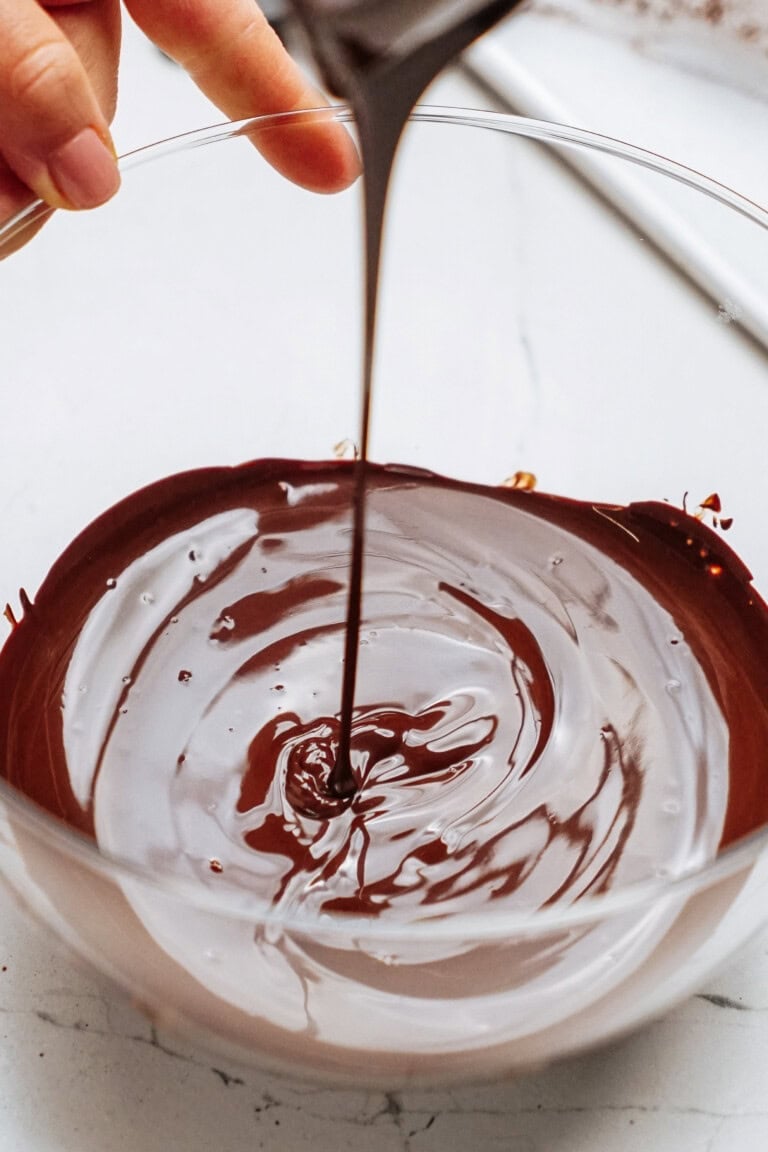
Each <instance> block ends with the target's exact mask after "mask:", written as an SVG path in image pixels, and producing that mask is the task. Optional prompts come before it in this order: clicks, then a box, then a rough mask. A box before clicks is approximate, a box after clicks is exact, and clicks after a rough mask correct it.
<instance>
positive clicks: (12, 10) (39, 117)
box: [0, 0, 120, 208]
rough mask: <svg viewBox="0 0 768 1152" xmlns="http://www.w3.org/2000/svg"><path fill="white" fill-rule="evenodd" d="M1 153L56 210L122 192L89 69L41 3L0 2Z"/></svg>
mask: <svg viewBox="0 0 768 1152" xmlns="http://www.w3.org/2000/svg"><path fill="white" fill-rule="evenodd" d="M0 110H1V113H0V155H2V157H3V158H4V159H5V161H6V162H7V164H8V166H9V168H10V169H11V170H12V171H13V172H14V173H15V174H16V176H18V178H19V179H20V180H21V181H22V182H23V183H24V184H26V185H27V186H28V187H29V188H31V189H32V190H33V191H34V192H35V193H36V194H37V195H38V196H39V197H40V198H41V199H43V200H46V201H47V202H48V203H49V204H51V205H52V206H53V207H56V208H92V207H95V206H96V205H98V204H101V203H103V202H104V201H105V200H108V199H109V198H110V197H111V196H112V195H113V194H114V193H115V192H116V191H117V189H118V187H119V184H120V177H119V174H118V171H117V164H116V162H115V154H114V150H113V148H112V142H111V137H110V135H109V128H108V126H107V123H106V120H105V118H104V115H103V113H102V111H101V108H100V107H99V103H98V101H97V99H96V96H95V94H94V92H93V90H92V88H91V85H90V82H89V80H88V77H87V74H86V72H85V69H84V66H83V64H82V62H81V60H80V57H79V56H78V54H77V52H76V51H75V49H74V47H73V46H72V44H71V43H70V42H69V40H68V39H67V38H66V36H65V35H64V33H63V32H62V31H61V29H60V28H59V26H58V25H57V24H56V22H55V21H54V20H53V19H52V18H51V17H50V16H49V15H48V14H47V13H46V12H45V11H44V10H43V9H42V8H41V7H40V6H39V5H38V4H37V2H36V0H0Z"/></svg>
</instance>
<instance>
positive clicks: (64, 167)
mask: <svg viewBox="0 0 768 1152" xmlns="http://www.w3.org/2000/svg"><path fill="white" fill-rule="evenodd" d="M47 173H48V179H47V181H46V183H47V184H50V185H51V187H49V188H47V191H48V196H45V197H44V199H46V200H48V202H49V203H52V200H51V199H49V197H50V196H53V197H55V198H57V199H58V200H59V201H60V203H59V204H57V205H56V207H64V208H75V209H85V208H98V207H99V206H100V205H102V204H105V203H106V202H107V201H108V200H111V199H112V197H113V196H114V195H115V193H116V192H117V190H118V188H119V187H120V172H119V170H118V167H117V162H116V159H115V152H114V147H113V146H112V145H111V141H110V142H109V143H107V142H106V141H105V139H104V138H103V135H102V134H101V133H99V132H97V131H96V129H95V128H90V127H89V128H83V129H82V130H81V131H80V132H78V133H76V135H75V136H73V137H72V139H71V140H68V141H67V143H66V144H63V145H62V146H61V147H60V148H57V149H56V150H55V151H54V152H52V153H51V154H50V155H49V156H48V162H47Z"/></svg>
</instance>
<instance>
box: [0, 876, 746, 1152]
mask: <svg viewBox="0 0 768 1152" xmlns="http://www.w3.org/2000/svg"><path fill="white" fill-rule="evenodd" d="M0 918H1V922H2V931H1V932H0V968H1V969H2V971H0V1152H19V1150H20V1149H24V1152H167V1150H168V1149H176V1148H178V1149H184V1152H210V1150H211V1149H217V1150H220V1152H253V1150H254V1149H264V1150H265V1152H301V1150H302V1149H312V1150H313V1152H343V1150H344V1149H350V1152H351V1150H357V1149H364V1150H365V1152H454V1150H456V1152H459V1150H463V1149H466V1148H467V1147H468V1146H469V1147H473V1148H475V1149H477V1152H495V1150H498V1152H502V1150H503V1152H736V1150H738V1152H762V1150H763V1149H764V1148H765V1147H766V1145H767V1144H768V1104H767V1103H766V1101H767V1100H768V935H765V934H764V935H762V936H761V937H759V938H758V939H757V940H756V941H755V942H754V943H753V945H752V946H751V947H750V948H749V949H748V950H747V951H746V952H745V953H744V954H743V955H742V956H741V958H740V959H739V960H738V961H737V962H736V963H735V964H734V965H733V966H732V967H731V968H730V969H729V970H728V971H727V972H725V973H723V974H722V976H721V977H720V978H719V979H717V980H716V981H715V982H714V983H713V984H712V985H711V987H709V988H707V989H704V990H703V991H702V993H701V995H699V996H697V997H696V998H694V999H692V1000H690V1001H689V1002H688V1003H686V1004H684V1005H683V1006H682V1007H681V1008H679V1009H677V1011H675V1012H673V1013H671V1014H670V1015H669V1016H668V1017H667V1018H666V1019H664V1020H661V1021H659V1022H658V1023H655V1024H652V1025H650V1026H649V1027H647V1028H646V1029H645V1030H644V1031H643V1032H641V1033H640V1034H638V1035H636V1036H634V1037H632V1038H630V1039H628V1040H625V1041H624V1042H622V1043H621V1044H617V1045H613V1046H612V1047H610V1048H608V1049H605V1050H603V1051H601V1052H597V1053H594V1054H591V1055H587V1056H584V1057H581V1058H580V1059H578V1060H570V1061H568V1062H565V1063H563V1064H560V1065H557V1066H554V1067H552V1068H550V1069H548V1070H545V1071H542V1072H540V1073H537V1074H534V1075H529V1076H526V1077H522V1078H519V1079H516V1080H510V1081H509V1082H507V1083H501V1084H496V1085H493V1086H488V1087H467V1088H461V1089H453V1090H450V1091H429V1092H403V1093H397V1094H383V1093H377V1092H354V1091H344V1092H339V1091H328V1090H325V1089H321V1088H317V1087H314V1086H308V1085H298V1084H289V1083H287V1082H283V1081H279V1080H276V1079H274V1078H272V1077H268V1076H265V1075H263V1074H260V1073H259V1072H257V1071H254V1070H248V1069H242V1068H237V1067H234V1066H233V1065H231V1064H229V1063H227V1062H222V1061H221V1060H218V1059H216V1058H215V1057H211V1056H210V1055H207V1054H206V1053H204V1052H201V1051H199V1050H195V1049H190V1048H189V1047H186V1046H185V1045H184V1044H181V1043H179V1042H178V1041H177V1040H175V1039H174V1038H173V1037H169V1036H165V1035H162V1034H161V1035H158V1034H157V1033H155V1032H154V1031H153V1029H152V1028H151V1026H150V1024H149V1023H148V1022H147V1020H146V1019H145V1018H144V1017H143V1016H141V1015H140V1014H139V1013H138V1012H136V1011H135V1010H134V1009H132V1008H131V1007H129V1006H128V1005H126V1004H125V1003H124V1002H123V1001H122V1000H120V999H119V998H117V997H116V996H115V995H114V993H113V992H112V991H111V990H110V989H109V988H108V987H107V986H106V985H105V984H104V983H103V982H101V981H100V980H98V979H96V978H94V977H93V976H92V975H90V974H86V973H84V972H82V971H81V970H80V969H79V968H77V967H74V966H73V965H72V964H70V963H69V962H67V960H65V959H63V958H61V957H60V956H59V955H58V954H57V953H55V952H54V950H53V949H52V946H51V943H50V940H49V938H48V937H47V936H43V935H42V934H40V933H39V932H38V931H37V930H36V929H33V928H31V927H30V926H29V924H28V923H27V922H26V921H25V920H22V919H21V918H20V917H19V915H18V913H17V912H16V911H15V909H13V908H12V907H11V905H10V904H9V902H8V900H7V898H5V897H3V898H2V900H1V901H0Z"/></svg>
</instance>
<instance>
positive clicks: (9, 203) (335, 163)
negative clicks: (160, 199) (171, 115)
mask: <svg viewBox="0 0 768 1152" xmlns="http://www.w3.org/2000/svg"><path fill="white" fill-rule="evenodd" d="M125 5H126V8H127V9H128V11H129V12H130V13H131V15H132V16H133V18H134V20H135V21H136V23H137V24H138V25H139V26H140V27H141V28H142V29H143V30H144V32H145V33H146V34H147V35H148V36H149V37H150V39H152V40H153V41H154V42H155V44H157V46H158V47H159V48H161V49H162V50H163V51H164V52H166V53H167V54H168V55H169V56H171V57H173V58H174V59H175V60H177V61H178V62H179V63H180V64H181V65H182V66H183V67H184V68H185V69H186V70H187V71H188V72H189V73H190V75H191V76H192V77H193V79H194V80H195V81H196V82H197V84H198V85H199V87H200V88H201V89H202V90H203V92H205V93H206V95H207V96H209V97H210V98H211V99H212V100H213V101H214V102H215V103H216V104H217V105H218V107H219V108H221V110H222V111H223V112H224V113H225V114H226V115H227V116H229V117H231V118H233V119H238V118H241V117H247V116H256V115H262V114H266V113H272V112H286V111H293V110H296V109H299V108H306V107H316V106H317V105H319V104H322V103H324V101H323V98H322V97H321V96H320V95H319V94H318V92H317V91H316V90H315V89H314V88H313V87H312V86H311V85H310V84H309V83H308V82H307V81H306V79H305V78H304V77H303V75H302V73H301V71H300V70H299V68H298V67H297V65H296V64H295V63H294V62H293V61H292V60H291V58H290V57H289V56H288V54H287V53H286V51H285V49H284V47H283V45H282V44H281V42H280V40H279V38H278V37H277V35H276V34H275V32H274V31H273V30H272V28H271V27H270V26H269V24H268V23H267V21H266V19H265V17H264V16H263V15H262V14H261V12H260V10H259V9H258V8H257V7H256V6H255V3H254V2H253V0H125ZM119 58H120V0H80V2H79V3H78V2H75V3H73V2H72V0H40V2H38V0H0V221H2V220H4V219H6V218H8V217H9V216H11V215H13V214H14V213H15V212H16V211H18V210H19V209H20V208H22V207H24V205H25V204H27V203H29V202H30V201H31V200H32V199H33V198H34V196H38V197H40V198H41V199H43V200H45V201H47V203H49V204H51V205H52V206H53V207H56V208H93V207H96V206H97V205H99V204H102V203H104V202H105V201H106V200H108V199H109V198H110V197H111V196H112V195H114V193H115V192H116V191H117V189H118V187H119V183H120V178H119V174H118V171H117V165H116V162H115V154H114V148H113V145H112V140H111V136H110V133H109V123H110V122H111V119H112V116H113V115H114V110H115V103H116V97H117V74H118V65H119ZM260 147H261V150H262V151H263V153H264V154H265V156H266V157H267V159H268V160H269V161H270V163H272V164H273V165H274V166H275V167H276V168H277V169H278V170H279V171H281V172H282V173H283V174H284V175H285V176H287V177H288V178H289V179H291V180H293V181H295V182H296V183H298V184H301V185H303V186H304V187H307V188H311V189H313V190H315V191H320V192H334V191H338V190H340V189H342V188H344V187H346V186H347V185H348V184H350V183H351V182H352V181H353V180H354V179H355V177H356V176H357V175H358V172H359V161H358V157H357V153H356V151H355V148H354V145H353V144H352V141H351V139H350V137H349V136H348V134H347V133H346V131H345V130H344V128H343V127H342V126H341V125H339V124H334V123H332V122H330V121H329V122H328V123H327V124H323V125H320V126H317V125H313V126H307V127H306V128H304V129H301V130H292V131H286V132H275V133H270V134H269V140H268V141H266V142H264V143H263V144H261V145H260Z"/></svg>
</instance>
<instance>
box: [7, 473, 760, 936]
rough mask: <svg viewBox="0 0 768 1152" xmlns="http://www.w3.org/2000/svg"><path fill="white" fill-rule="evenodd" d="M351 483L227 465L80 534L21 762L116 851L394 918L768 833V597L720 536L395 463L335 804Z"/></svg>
mask: <svg viewBox="0 0 768 1152" xmlns="http://www.w3.org/2000/svg"><path fill="white" fill-rule="evenodd" d="M354 485H355V470H354V465H350V464H348V463H344V462H334V463H324V464H308V463H297V462H291V461H261V462H257V463H253V464H249V465H245V466H243V467H241V468H236V469H207V470H202V471H198V472H192V473H186V474H183V475H180V476H176V477H172V478H170V479H167V480H164V481H161V482H159V483H158V484H155V485H153V486H151V487H149V488H147V489H144V490H143V491H141V492H138V493H136V494H134V495H133V496H131V497H129V498H128V499H127V500H125V501H123V502H122V503H121V504H119V505H118V506H116V507H115V508H113V509H111V510H110V511H109V512H107V513H106V514H105V515H104V516H102V517H101V518H100V519H99V520H97V521H96V522H95V523H94V524H92V525H91V526H90V527H89V528H87V529H86V530H85V532H84V533H83V534H82V535H81V536H80V537H79V538H78V539H77V540H76V541H75V542H74V543H73V544H72V545H71V546H70V548H69V549H68V550H67V552H66V553H65V554H64V555H63V556H62V557H61V559H60V560H59V561H58V562H57V563H56V565H55V566H54V568H53V570H52V571H51V573H50V574H49V576H48V578H47V579H46V581H45V583H44V584H43V586H42V588H41V589H40V592H39V594H38V596H37V598H36V601H35V603H34V605H32V606H28V607H27V609H26V611H25V614H24V617H23V619H22V620H21V621H20V623H19V624H18V625H17V626H16V627H15V628H14V630H13V632H12V634H11V636H10V637H9V639H8V641H7V643H6V644H5V646H4V648H3V650H2V655H1V656H0V772H1V773H2V775H3V776H4V777H5V778H6V779H7V780H8V781H9V782H10V783H11V784H13V785H14V786H15V787H17V788H18V789H20V790H21V791H22V792H24V793H25V794H26V795H27V796H29V797H30V798H31V799H32V800H34V801H35V802H36V803H38V804H39V805H41V806H42V807H43V808H45V809H47V810H48V811H49V812H51V813H52V814H53V815H55V816H57V817H60V818H61V819H63V820H64V821H66V822H67V823H68V824H69V825H71V826H73V827H75V828H78V829H80V831H81V832H82V833H84V834H85V835H87V836H89V837H92V838H96V839H97V840H98V841H99V843H100V845H101V846H102V848H104V849H105V850H106V851H109V852H112V853H114V854H116V855H119V856H121V857H123V858H129V859H134V860H137V861H139V862H141V863H142V864H144V865H148V866H151V867H154V868H158V869H163V870H170V871H176V872H182V873H189V872H191V873H192V874H194V875H196V876H198V877H199V879H200V881H201V883H206V884H214V885H215V884H217V883H222V882H230V883H234V884H237V885H243V886H246V887H247V888H248V890H249V891H255V892H257V893H259V894H261V895H263V896H264V898H265V899H269V900H271V901H272V902H274V903H275V904H278V905H280V906H285V905H286V904H290V905H295V904H297V903H300V904H301V905H302V906H309V907H310V908H316V909H317V910H319V911H324V912H334V913H340V912H355V913H362V914H365V915H367V916H387V915H390V914H392V915H396V916H397V917H398V918H400V919H402V918H403V917H405V918H407V917H408V916H416V915H424V914H426V915H431V914H435V915H444V914H446V913H448V912H450V911H453V910H457V909H461V910H464V909H466V908H468V907H475V906H482V905H483V904H484V903H487V902H489V901H492V902H495V903H498V902H505V903H509V904H510V905H513V906H519V905H520V904H521V903H523V904H524V905H525V906H535V907H540V906H543V905H545V904H548V903H552V902H568V903H569V902H572V901H573V900H575V899H578V898H579V897H580V896H582V895H584V894H585V893H587V892H599V891H603V890H605V889H606V888H608V887H610V886H611V885H614V884H617V883H626V882H630V881H632V880H635V879H638V878H640V877H644V876H646V877H647V876H648V875H652V874H653V873H654V872H657V871H659V870H660V869H661V870H664V871H666V872H674V871H678V870H682V869H684V868H688V867H691V866H694V865H696V864H698V863H701V862H703V861H704V860H705V859H707V858H710V857H711V856H712V855H714V853H715V852H716V851H717V849H718V848H719V847H721V846H723V845H726V844H728V843H730V842H732V841H733V840H735V839H736V838H738V837H740V836H743V835H745V834H747V833H748V832H750V831H752V830H753V829H755V828H757V827H759V826H760V825H762V824H763V823H765V822H766V820H767V819H768V790H766V789H765V786H764V784H765V781H764V770H763V768H762V763H763V760H764V751H765V748H766V747H768V703H767V702H766V700H765V698H764V693H763V692H762V686H763V685H764V684H765V683H766V682H767V681H768V609H766V606H765V604H764V603H763V601H762V600H761V599H760V598H759V596H758V595H757V594H756V592H755V590H754V588H753V587H752V585H751V583H750V577H749V573H748V572H747V570H746V569H745V568H744V566H743V564H741V562H740V561H739V560H738V559H737V558H736V556H735V555H734V554H733V553H732V552H731V550H730V549H729V548H728V547H727V545H725V544H724V542H723V540H722V539H721V538H720V537H719V536H717V535H715V534H714V533H713V532H712V531H711V530H710V529H708V528H707V527H705V526H704V525H703V524H701V523H700V522H699V521H697V520H695V519H693V518H691V517H689V516H687V515H686V514H685V513H683V512H681V511H679V510H677V509H674V508H672V507H670V506H669V505H665V504H653V503H648V504H633V505H630V506H628V507H626V508H613V507H611V508H603V507H601V506H593V505H591V504H584V503H579V502H576V501H571V500H565V499H559V498H556V497H553V496H548V495H543V494H541V493H537V492H526V491H519V490H511V489H504V488H498V489H492V488H485V487H480V486H474V485H469V484H463V483H459V482H456V481H450V480H445V479H442V478H440V477H437V476H433V475H431V474H427V473H424V472H421V471H416V470H412V469H407V468H401V467H391V468H384V467H377V466H374V465H369V469H368V485H369V508H368V518H369V523H368V533H367V537H366V605H367V607H366V614H365V617H364V619H363V621H362V627H361V664H360V674H359V682H358V691H359V695H358V700H357V703H356V706H355V710H354V714H353V718H352V731H351V740H350V768H351V772H352V774H353V778H354V786H355V791H354V794H353V795H352V796H346V797H339V796H338V795H336V794H335V793H334V791H333V789H332V788H331V787H330V786H329V781H330V777H331V773H332V770H333V766H334V764H335V761H336V754H337V748H338V742H339V732H340V717H339V714H338V699H339V684H340V679H341V668H342V664H341V660H342V656H343V651H344V635H345V607H346V597H347V593H348V575H349V557H348V550H347V543H346V542H347V540H348V536H349V529H350V519H351V511H350V505H351V498H352V494H353V491H354ZM734 652H738V660H735V659H734V658H733V653H734Z"/></svg>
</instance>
